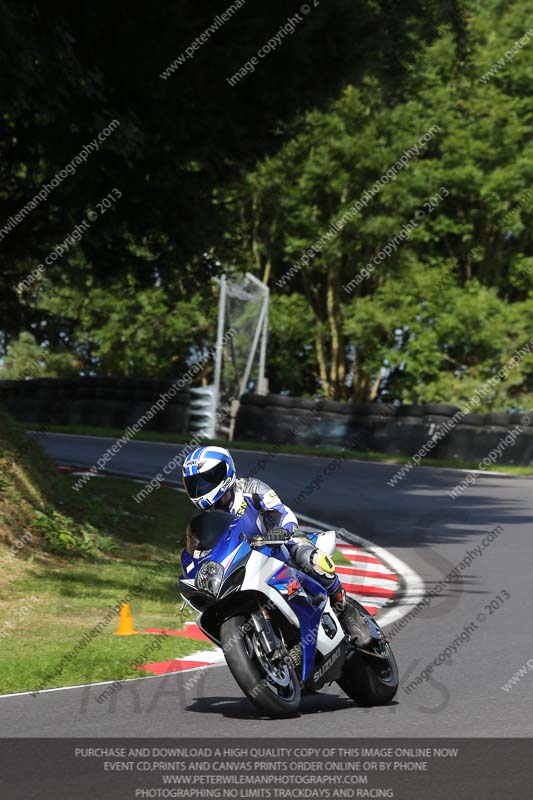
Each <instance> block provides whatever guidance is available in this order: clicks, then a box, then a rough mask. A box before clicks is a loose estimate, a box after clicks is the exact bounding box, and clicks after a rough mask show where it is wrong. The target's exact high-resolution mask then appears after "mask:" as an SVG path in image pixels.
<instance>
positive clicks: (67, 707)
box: [0, 434, 533, 738]
mask: <svg viewBox="0 0 533 800" xmlns="http://www.w3.org/2000/svg"><path fill="white" fill-rule="evenodd" d="M41 441H42V443H43V446H44V447H45V449H46V450H47V451H48V453H49V454H50V455H51V456H52V458H54V459H55V460H56V461H57V462H58V463H62V464H71V465H76V466H91V465H92V464H93V463H94V462H95V461H96V460H97V459H98V458H99V457H100V456H101V455H102V453H103V452H104V451H105V449H106V448H107V447H108V446H109V444H110V443H111V440H104V439H100V438H87V437H76V436H64V435H60V434H47V435H46V437H45V438H44V439H43V440H41ZM178 451H179V446H177V445H164V444H155V443H143V442H136V443H129V444H128V445H127V446H126V447H125V448H124V449H123V450H122V451H121V453H120V454H119V455H117V456H116V457H115V458H114V459H113V461H112V462H111V465H110V469H112V470H113V471H116V472H120V473H122V474H125V475H130V476H132V477H140V476H144V477H146V478H150V477H152V476H153V475H154V474H156V473H157V472H158V471H160V470H161V469H162V467H163V466H164V465H165V464H167V463H168V461H169V460H171V458H172V457H173V456H174V455H175V454H177V452H178ZM234 455H235V460H236V463H237V468H238V470H239V472H240V473H241V474H246V473H247V472H249V471H252V470H253V469H254V467H255V466H256V465H257V462H258V461H259V460H260V459H261V458H264V454H258V453H253V452H240V451H235V453H234ZM327 464H328V460H327V459H323V458H314V457H308V456H306V457H295V456H284V455H276V456H275V458H272V459H271V460H270V462H269V463H268V464H267V465H266V466H265V467H264V469H263V470H262V471H261V472H260V477H262V478H263V479H264V480H266V481H267V482H268V483H270V484H271V485H273V486H275V487H276V489H277V490H278V492H279V493H280V495H281V496H282V497H283V498H284V499H285V500H286V502H287V503H288V504H292V505H293V507H294V508H295V511H296V513H297V514H298V512H300V513H303V514H307V515H309V516H311V517H315V518H318V519H322V520H325V521H326V522H328V523H329V522H331V523H333V524H335V525H336V526H338V527H339V528H340V527H345V528H346V529H348V530H351V531H353V532H355V533H358V534H360V535H362V536H364V537H366V538H367V539H370V540H371V541H372V542H375V543H376V544H378V545H380V546H383V547H385V548H387V549H388V550H389V551H390V552H391V553H392V554H394V555H396V556H397V557H399V558H400V559H402V560H403V561H404V562H405V563H407V564H408V565H410V567H411V568H412V569H414V570H415V571H416V572H417V573H418V574H419V575H421V576H422V578H423V579H424V582H425V584H426V588H428V589H431V588H432V587H437V586H439V585H440V584H439V582H440V581H441V580H442V578H443V577H444V576H445V575H446V574H447V573H449V572H450V570H452V569H453V568H454V567H455V566H456V565H458V564H459V563H460V562H462V561H463V560H464V559H465V557H467V553H468V552H469V551H470V552H471V553H473V552H474V549H475V548H476V546H478V545H480V544H481V542H482V541H483V539H484V537H485V536H486V535H487V533H488V532H489V531H491V530H493V529H494V528H495V527H496V526H501V531H500V533H499V535H498V536H497V537H496V538H495V539H494V541H493V542H492V543H490V544H489V545H488V546H487V547H486V548H485V549H483V551H482V555H475V556H474V557H472V562H471V564H470V566H469V567H468V568H467V569H466V570H465V571H464V572H462V573H461V580H460V581H459V582H458V583H456V584H455V585H446V586H445V588H444V589H443V591H442V592H440V594H439V595H438V597H436V598H434V599H433V600H432V602H431V604H430V605H429V606H428V607H427V608H426V609H425V610H423V611H422V612H421V613H420V614H419V615H417V616H416V617H415V618H413V619H411V620H409V621H408V622H407V624H405V626H404V627H403V628H402V629H401V630H398V631H397V632H395V630H394V627H393V628H392V629H390V628H389V634H390V633H391V630H392V633H394V635H393V638H392V642H393V647H394V650H395V653H396V657H397V660H398V663H399V667H400V677H401V683H402V686H401V687H400V690H399V692H398V695H397V697H396V701H395V702H394V703H393V704H392V705H390V706H388V707H384V708H373V709H362V708H359V707H357V706H356V705H355V704H354V703H353V702H351V701H350V700H348V699H347V698H346V697H345V696H344V695H343V693H342V692H341V691H340V689H337V687H336V686H335V685H334V686H332V687H330V689H329V690H328V691H327V692H321V693H320V694H315V695H311V696H307V697H305V698H304V699H303V702H302V713H301V715H300V716H299V717H298V718H296V719H291V720H282V721H280V720H264V719H257V718H256V717H255V716H254V712H253V709H252V706H251V704H250V703H249V702H248V701H247V700H246V699H245V698H244V697H243V696H242V695H241V692H240V690H239V688H238V687H237V685H236V684H235V683H234V681H233V679H232V677H231V675H230V674H229V672H228V670H227V668H226V667H225V666H221V667H213V668H210V669H207V670H202V671H198V672H194V673H178V674H175V675H172V676H164V677H154V678H147V679H140V680H137V681H132V682H128V683H125V684H124V687H123V689H122V690H121V691H119V692H117V693H116V694H115V695H114V696H113V698H112V699H111V700H110V701H108V702H105V703H103V704H101V705H99V704H97V703H96V702H95V697H96V696H97V695H98V694H99V693H100V692H101V691H102V688H105V687H93V688H91V687H89V688H74V689H66V690H61V691H50V692H44V693H41V694H40V695H38V696H37V697H35V698H34V697H32V696H28V695H24V696H14V697H4V698H0V719H1V720H2V725H1V735H2V736H12V737H29V736H35V737H38V736H41V737H52V736H53V737H59V736H64V737H81V736H99V737H100V736H126V737H131V736H149V737H156V736H169V737H185V738H188V737H202V736H203V737H205V736H215V737H216V736H220V737H229V736H235V737H247V738H253V737H254V736H272V737H279V736H285V737H293V736H294V737H302V736H307V737H309V736H311V737H320V738H324V737H330V736H365V737H367V736H368V737H370V736H373V737H401V736H408V737H428V736H437V737H454V736H456V737H470V736H472V737H519V736H526V737H527V736H531V735H532V734H533V692H532V691H531V689H532V685H533V671H530V672H528V673H527V674H526V675H525V676H524V677H523V678H522V679H521V680H520V682H519V683H518V684H517V685H515V686H514V687H513V688H511V689H510V690H509V691H507V692H506V691H504V690H502V688H501V687H502V685H503V684H504V683H505V682H506V681H508V680H509V679H510V678H511V677H512V676H513V674H514V673H515V672H516V671H517V670H518V669H519V668H520V667H521V666H523V665H524V664H526V663H527V662H528V660H531V659H533V635H532V634H533V615H532V613H531V612H532V605H533V602H532V600H533V590H532V579H531V576H532V574H533V543H532V533H533V481H532V480H531V479H527V478H516V477H502V476H483V477H480V479H479V481H478V483H477V484H476V485H474V486H472V487H470V488H469V489H467V490H466V491H465V492H464V494H463V495H462V496H461V497H459V498H457V499H455V500H452V499H450V498H449V496H448V494H447V492H448V491H449V490H450V489H451V488H452V487H453V486H455V485H456V484H457V482H458V481H459V480H460V479H461V478H462V477H463V476H462V474H461V473H460V472H457V471H453V470H447V469H436V468H431V467H423V468H422V467H421V468H417V469H415V470H413V471H412V472H411V473H410V474H409V475H408V476H406V477H405V478H404V479H403V480H402V481H401V482H400V483H399V484H398V485H397V486H395V487H394V488H392V487H390V486H389V485H388V484H387V480H389V479H390V478H391V476H392V475H393V474H394V473H395V472H396V470H397V467H394V466H387V465H381V464H372V463H363V462H355V461H343V462H342V465H341V466H340V467H339V468H337V469H336V470H334V471H333V470H332V474H331V475H329V476H328V477H327V478H324V482H323V484H322V488H321V489H320V491H315V492H314V493H312V494H310V495H309V496H308V497H307V498H306V499H305V501H304V502H301V503H300V504H298V505H296V506H295V499H296V497H297V496H298V495H299V493H300V492H301V491H302V490H303V489H304V488H305V487H306V486H308V485H309V484H310V483H311V482H312V481H313V479H314V478H316V477H317V476H319V475H321V474H323V472H324V469H325V467H326V466H327ZM177 482H178V479H176V483H177ZM82 491H83V490H82ZM502 593H503V594H502ZM507 593H508V594H509V595H510V597H509V598H508V599H505V600H504V602H503V604H502V602H501V600H500V602H499V605H500V607H499V608H497V609H496V610H495V606H497V605H498V603H497V602H496V603H493V605H492V606H490V605H489V604H490V602H491V601H492V600H493V599H494V598H495V597H496V595H498V594H499V595H500V598H502V597H505V595H506V594H507ZM479 615H483V616H484V619H483V620H481V617H480V616H479ZM476 620H477V622H476ZM472 622H476V625H477V627H476V629H475V630H474V629H473V628H470V630H472V631H473V632H472V633H471V634H470V638H469V640H468V641H466V639H467V638H468V636H467V635H466V634H464V635H463V641H461V642H460V644H459V645H458V646H457V648H456V652H455V653H454V654H453V656H452V658H451V659H447V660H446V661H445V662H444V663H441V664H440V665H439V666H438V667H435V668H434V672H433V674H432V675H431V676H430V679H429V680H428V681H424V682H422V683H421V685H419V686H417V687H416V688H414V689H413V690H412V691H410V692H408V693H407V692H406V691H405V688H404V687H405V686H406V685H407V684H409V683H410V682H411V681H412V680H413V679H414V678H415V677H416V675H417V674H418V673H419V672H420V671H421V670H422V669H424V668H425V667H426V665H427V664H428V663H430V662H432V661H433V660H434V659H437V658H438V656H439V654H440V653H441V652H443V651H444V649H445V648H446V647H447V646H449V645H450V644H451V643H452V642H453V641H454V640H456V637H458V636H459V635H460V634H461V632H463V631H464V629H465V627H466V626H467V625H469V624H470V623H472ZM532 663H533V662H532Z"/></svg>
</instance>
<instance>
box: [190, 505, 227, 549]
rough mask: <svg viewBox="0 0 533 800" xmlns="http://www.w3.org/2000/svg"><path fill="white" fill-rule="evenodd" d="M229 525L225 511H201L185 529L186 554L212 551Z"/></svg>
mask: <svg viewBox="0 0 533 800" xmlns="http://www.w3.org/2000/svg"><path fill="white" fill-rule="evenodd" d="M230 523H231V517H230V515H229V514H227V513H226V512H225V511H202V513H201V514H197V515H196V516H195V517H193V518H192V519H191V521H190V523H189V526H188V529H187V552H188V553H190V555H191V556H192V555H193V554H194V552H195V550H200V551H205V550H212V549H213V547H214V546H215V545H216V544H217V542H218V541H219V540H220V537H221V536H223V535H224V533H225V532H226V530H227V528H228V526H229V525H230Z"/></svg>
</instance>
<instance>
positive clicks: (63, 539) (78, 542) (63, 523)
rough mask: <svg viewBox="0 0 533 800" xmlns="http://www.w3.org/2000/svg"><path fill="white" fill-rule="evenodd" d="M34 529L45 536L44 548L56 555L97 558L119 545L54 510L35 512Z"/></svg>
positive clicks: (89, 527)
mask: <svg viewBox="0 0 533 800" xmlns="http://www.w3.org/2000/svg"><path fill="white" fill-rule="evenodd" d="M34 516H35V522H34V525H33V527H34V529H35V530H36V531H38V532H39V533H40V534H41V535H42V536H43V548H44V549H45V550H48V551H49V552H51V553H55V554H64V553H65V554H69V555H79V556H96V555H98V554H99V553H102V552H112V551H113V550H116V549H117V547H118V545H117V544H116V542H114V541H113V539H112V538H111V537H110V536H106V535H105V534H102V533H99V532H98V531H97V530H96V529H95V528H94V527H93V526H92V525H89V524H86V525H81V526H76V525H73V521H72V519H69V518H68V517H66V516H65V515H64V514H61V513H60V512H59V511H57V510H56V509H54V508H46V509H45V510H44V511H39V510H35V511H34Z"/></svg>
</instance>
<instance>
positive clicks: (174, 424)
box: [0, 378, 190, 435]
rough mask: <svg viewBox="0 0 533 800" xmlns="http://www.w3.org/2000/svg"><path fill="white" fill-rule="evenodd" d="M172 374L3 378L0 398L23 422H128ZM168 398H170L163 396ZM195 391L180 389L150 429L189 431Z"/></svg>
mask: <svg viewBox="0 0 533 800" xmlns="http://www.w3.org/2000/svg"><path fill="white" fill-rule="evenodd" d="M172 385H173V382H172V381H171V380H158V379H144V378H143V379H136V378H68V379H67V378H65V379H62V378H38V379H35V380H19V381H0V403H1V404H2V405H3V406H4V407H5V408H6V409H7V410H8V411H9V413H10V414H11V415H12V416H13V417H15V419H18V420H20V421H21V422H27V423H28V424H31V423H32V422H39V423H43V424H46V423H48V424H50V425H90V426H93V427H98V428H124V429H125V428H127V427H128V425H133V424H134V423H136V422H137V421H138V420H139V419H140V417H142V416H143V414H145V413H146V412H147V411H148V410H149V409H150V408H151V407H152V405H153V404H154V403H156V402H157V401H158V400H159V399H160V396H161V395H162V394H163V393H164V392H167V391H168V390H169V389H170V387H171V386H172ZM163 402H164V401H163ZM189 413H190V411H189V391H188V390H182V391H179V392H177V393H176V394H175V395H174V396H173V397H172V398H171V399H170V400H169V402H167V403H165V405H164V407H163V408H162V409H161V410H159V409H156V413H155V416H153V417H152V419H151V420H149V421H147V422H146V424H143V423H142V422H141V424H142V427H143V429H144V430H150V431H161V432H163V433H178V434H183V435H186V434H187V433H188V431H189Z"/></svg>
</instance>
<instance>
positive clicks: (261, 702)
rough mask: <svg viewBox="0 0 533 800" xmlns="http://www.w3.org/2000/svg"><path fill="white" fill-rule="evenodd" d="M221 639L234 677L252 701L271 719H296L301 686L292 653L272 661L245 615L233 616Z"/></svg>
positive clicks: (221, 632)
mask: <svg viewBox="0 0 533 800" xmlns="http://www.w3.org/2000/svg"><path fill="white" fill-rule="evenodd" d="M220 639H221V642H222V646H223V648H224V655H225V658H226V662H227V664H228V667H229V668H230V671H231V674H232V675H233V677H234V678H235V680H236V681H237V683H238V684H239V686H240V687H241V689H242V691H243V692H244V694H245V695H246V697H248V699H249V700H251V701H252V703H254V705H255V706H257V708H259V709H260V710H261V711H262V712H263V713H264V714H266V715H268V716H270V717H292V716H294V715H295V714H297V713H298V711H299V708H300V683H299V680H298V676H297V675H296V671H295V669H294V667H293V666H292V663H291V661H290V657H289V654H288V653H287V651H285V652H284V653H283V654H282V655H281V657H279V658H277V659H276V660H275V661H272V660H271V659H270V658H269V657H268V656H267V654H266V653H265V651H264V649H263V646H262V644H261V642H260V640H259V637H258V635H257V633H256V631H255V628H254V626H253V624H252V622H251V620H250V619H249V617H246V616H244V615H239V616H235V617H230V619H227V620H226V621H225V622H224V623H223V624H222V626H221V628H220Z"/></svg>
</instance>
